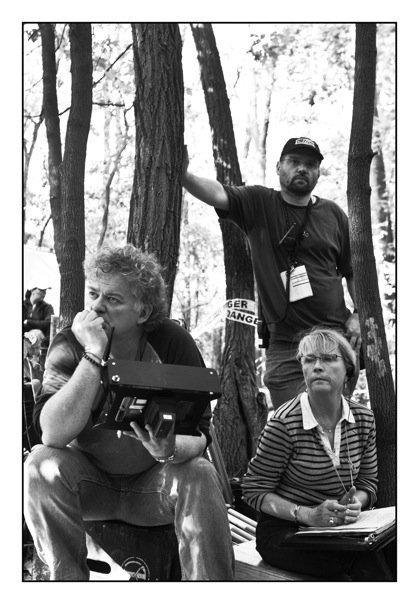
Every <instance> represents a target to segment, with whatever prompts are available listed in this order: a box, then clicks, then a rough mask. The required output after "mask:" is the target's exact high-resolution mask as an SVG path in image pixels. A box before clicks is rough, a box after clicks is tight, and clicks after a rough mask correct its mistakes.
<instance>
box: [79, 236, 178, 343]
mask: <svg viewBox="0 0 419 604" xmlns="http://www.w3.org/2000/svg"><path fill="white" fill-rule="evenodd" d="M84 272H85V275H86V277H87V278H100V276H101V275H103V274H119V275H123V276H124V277H125V279H126V280H127V283H128V285H129V288H130V291H131V293H132V294H133V295H134V296H135V298H136V299H137V300H138V305H140V304H144V305H150V306H151V307H152V311H151V314H150V317H149V318H148V319H147V321H146V323H145V324H144V328H145V330H146V331H148V332H150V331H153V330H155V329H156V328H157V327H158V326H159V325H160V324H161V323H162V321H163V319H164V318H166V317H167V308H168V305H167V293H166V284H165V282H164V279H163V276H162V268H161V266H160V264H159V263H158V262H157V260H156V258H155V256H154V255H153V254H148V253H146V252H143V251H141V250H139V249H138V248H136V247H134V246H133V245H131V244H127V245H124V246H120V247H109V246H106V247H102V248H100V249H99V250H98V251H97V252H96V253H94V254H92V255H91V256H90V257H89V258H87V259H86V260H85V262H84Z"/></svg>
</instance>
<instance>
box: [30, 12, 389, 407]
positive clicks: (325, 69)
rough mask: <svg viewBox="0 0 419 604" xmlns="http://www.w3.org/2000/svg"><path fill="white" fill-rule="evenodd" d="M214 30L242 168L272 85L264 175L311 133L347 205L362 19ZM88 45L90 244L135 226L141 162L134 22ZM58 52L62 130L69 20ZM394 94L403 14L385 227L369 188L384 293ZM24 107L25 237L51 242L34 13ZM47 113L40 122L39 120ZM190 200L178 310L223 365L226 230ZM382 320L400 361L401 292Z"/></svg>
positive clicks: (96, 30)
mask: <svg viewBox="0 0 419 604" xmlns="http://www.w3.org/2000/svg"><path fill="white" fill-rule="evenodd" d="M180 30H181V34H182V42H183V57H182V64H183V78H184V86H185V141H186V143H187V144H188V150H189V155H190V158H191V164H192V165H193V166H194V170H196V171H197V173H201V174H203V175H209V176H212V175H215V174H216V172H215V167H214V163H213V157H212V140H211V130H210V127H209V123H208V115H207V111H206V105H205V98H204V93H203V90H202V85H201V81H200V73H199V66H198V62H197V60H196V50H195V44H194V41H193V37H192V33H191V30H190V27H189V25H181V26H180ZM213 30H214V34H215V38H216V42H217V48H218V51H219V54H220V61H221V64H222V67H223V73H224V79H225V84H226V89H227V96H228V98H229V102H230V109H231V116H232V120H233V127H234V133H235V138H236V146H237V153H238V160H239V163H240V168H241V174H242V180H243V181H244V182H245V183H246V184H256V183H258V184H260V183H261V182H262V168H261V165H262V164H261V161H262V160H261V146H260V144H259V142H262V141H263V135H262V133H263V132H264V127H265V126H264V120H265V117H266V115H267V112H266V108H267V101H268V97H269V95H270V109H269V116H268V117H269V124H267V130H266V132H267V133H266V141H265V143H266V166H265V167H266V170H265V182H266V185H267V186H272V187H277V186H278V182H277V175H276V173H275V164H276V161H277V159H278V154H279V151H280V148H281V147H282V145H283V143H284V141H285V140H286V139H287V138H289V137H291V136H295V135H301V134H307V135H308V136H311V137H312V138H314V139H315V140H317V141H318V142H319V144H320V147H321V149H322V151H323V153H324V155H325V160H324V162H323V163H322V173H321V178H320V180H319V184H318V186H317V192H318V194H319V195H322V196H323V197H328V198H329V199H334V200H336V201H337V202H338V203H339V204H340V205H342V207H343V208H344V209H346V206H347V202H346V182H347V178H346V176H347V152H348V148H349V137H350V127H351V110H352V100H353V85H354V80H353V75H354V70H353V67H354V60H355V57H354V49H355V44H354V42H355V24H351V23H300V24H298V23H291V24H284V23H269V24H266V23H265V24H263V23H251V24H245V23H236V24H228V23H217V24H214V25H213ZM279 51H281V52H279ZM92 54H93V99H92V118H91V127H90V133H89V139H88V145H87V155H86V171H85V191H84V197H85V219H86V220H85V228H86V250H87V251H91V250H94V249H95V248H96V247H97V245H98V243H99V241H102V240H103V241H104V242H105V243H106V242H107V241H116V242H123V241H125V240H126V237H127V226H128V214H129V204H130V197H131V190H132V182H133V169H134V165H135V160H134V157H135V124H134V109H133V106H134V98H135V79H134V62H133V51H132V32H131V26H130V25H129V24H126V23H95V24H93V25H92ZM55 59H56V60H55V62H56V70H57V99H58V113H59V117H60V132H61V139H62V140H64V137H65V128H66V123H67V118H68V113H69V111H68V109H69V104H70V102H69V99H70V82H71V73H70V63H69V61H70V46H69V36H68V25H66V24H63V23H56V24H55ZM394 95H395V25H394V24H391V23H382V24H378V26H377V95H376V104H377V116H376V118H375V125H376V126H377V125H378V127H379V133H380V145H381V149H382V158H383V163H384V168H385V179H386V189H387V194H388V202H386V206H387V210H388V211H387V215H388V217H389V220H387V221H386V222H383V221H381V224H382V227H383V228H381V227H380V228H378V227H377V224H378V223H377V219H376V215H377V214H376V211H375V209H376V200H375V197H374V195H373V197H372V200H371V202H372V208H371V210H372V215H373V224H372V229H373V237H374V251H375V253H376V260H377V272H378V278H379V287H380V296H381V299H382V300H384V298H385V297H386V296H393V300H394V286H395V282H394V253H393V259H391V258H390V257H388V258H387V259H385V260H382V258H383V256H382V253H381V252H380V253H378V250H379V249H381V248H380V246H381V243H380V241H381V239H382V237H383V235H385V234H386V233H387V227H386V224H388V222H389V221H390V222H391V224H392V226H393V228H394V225H395V209H394V190H395V161H394V153H395V125H394V123H395V109H394ZM24 112H25V113H24V145H25V149H26V151H27V154H26V157H27V162H26V165H25V178H26V179H27V186H26V190H25V241H27V242H28V244H31V245H38V244H39V242H40V240H41V237H42V236H43V238H42V241H43V247H44V249H50V250H52V249H53V248H54V242H53V228H52V222H51V221H49V222H48V219H49V216H50V214H51V208H50V202H49V178H48V152H47V142H46V132H45V127H44V122H43V120H44V117H43V114H42V53H41V38H40V33H39V28H38V26H37V25H36V24H33V23H32V24H31V23H28V24H26V25H25V26H24ZM256 119H257V127H256ZM41 120H42V122H41V125H40V126H39V127H38V129H37V131H36V125H37V124H38V123H39V122H40V121H41ZM249 130H250V131H251V136H252V137H253V136H254V137H255V138H254V139H253V138H251V139H250V143H249ZM257 132H259V138H258V137H257ZM124 140H126V145H125V146H123V143H124ZM122 147H123V148H122ZM121 149H122V150H121ZM29 151H30V153H29ZM119 152H120V154H119V155H118V153H119ZM112 174H113V176H112ZM186 205H187V207H188V211H187V212H185V211H184V212H183V214H182V216H183V218H182V225H181V234H180V257H179V262H178V270H177V274H176V281H175V286H174V296H173V311H172V312H173V315H174V316H182V315H185V316H187V315H188V314H189V315H190V318H191V319H190V320H191V322H190V329H191V333H192V335H194V337H196V339H197V341H198V343H199V345H200V347H201V349H202V351H203V353H204V357H205V359H206V361H207V363H208V364H210V365H215V366H216V364H217V362H219V351H220V347H222V346H223V342H224V323H225V322H224V314H223V312H222V305H223V303H224V302H225V285H224V270H223V242H222V237H221V233H220V228H219V225H218V221H217V218H216V216H215V213H214V212H213V210H211V209H210V208H207V207H204V206H203V204H201V203H199V202H196V201H195V200H193V199H192V198H191V197H190V196H189V195H188V194H186V195H185V207H186ZM105 208H107V215H106V217H105V214H104V211H105ZM45 225H47V226H46V228H45ZM105 225H106V230H105ZM44 229H45V231H44V233H43V230H44ZM42 234H43V235H42ZM393 247H394V242H393ZM24 286H25V284H24ZM188 288H189V289H190V291H189V292H188ZM389 302H390V300H389ZM384 320H385V328H386V332H387V339H388V342H389V348H390V353H391V362H392V363H393V357H394V339H395V338H394V303H392V304H389V305H388V306H385V305H384ZM257 353H258V354H259V351H257ZM217 359H218V360H217ZM259 361H260V362H259ZM258 368H260V370H261V371H260V372H259V373H258V383H259V385H260V384H261V381H260V378H261V373H263V357H262V359H259V358H258ZM364 379H365V378H364ZM366 395H368V393H366Z"/></svg>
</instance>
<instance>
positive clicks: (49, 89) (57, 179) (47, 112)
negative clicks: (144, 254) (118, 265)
mask: <svg viewBox="0 0 419 604" xmlns="http://www.w3.org/2000/svg"><path fill="white" fill-rule="evenodd" d="M39 29H40V32H41V40H42V83H43V102H42V112H43V114H44V118H45V127H46V131H47V141H48V180H49V200H50V205H51V214H52V224H53V227H54V249H55V255H56V257H57V262H58V266H59V267H60V265H61V243H62V235H61V219H62V201H61V176H60V166H61V162H62V152H61V134H60V118H59V115H58V100H57V69H56V61H55V32H54V26H53V24H52V23H40V24H39Z"/></svg>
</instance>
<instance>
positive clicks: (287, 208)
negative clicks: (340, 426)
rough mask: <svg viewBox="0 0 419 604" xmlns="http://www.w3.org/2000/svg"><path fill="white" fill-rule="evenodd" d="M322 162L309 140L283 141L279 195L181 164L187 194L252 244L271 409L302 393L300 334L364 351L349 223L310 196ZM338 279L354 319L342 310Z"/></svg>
mask: <svg viewBox="0 0 419 604" xmlns="http://www.w3.org/2000/svg"><path fill="white" fill-rule="evenodd" d="M322 160H323V155H322V154H321V152H320V149H319V146H318V145H317V143H315V142H314V141H313V140H311V139H310V138H307V137H297V138H291V139H290V140H288V141H287V143H286V144H285V146H284V148H283V150H282V153H281V156H280V158H279V161H278V163H277V166H276V171H277V174H278V176H279V183H280V186H281V190H280V191H276V190H274V189H269V188H266V187H262V186H258V185H256V186H241V187H235V186H226V185H222V184H221V183H219V182H218V181H216V180H210V179H206V178H202V177H199V176H195V175H194V174H192V173H191V172H189V170H188V164H189V160H188V156H187V153H186V155H185V160H184V171H183V186H184V187H185V189H186V190H187V191H189V193H191V194H192V195H193V196H195V197H197V198H198V199H200V200H201V201H204V202H205V203H207V204H209V205H211V206H213V207H214V208H215V209H216V211H217V214H218V216H219V217H220V218H221V219H229V220H232V221H233V222H234V223H235V224H237V225H238V226H239V227H240V228H241V229H242V230H243V231H244V233H245V234H246V235H247V238H248V240H249V244H250V247H251V251H252V261H253V270H254V273H255V278H256V284H257V289H258V295H259V302H260V305H261V309H262V315H263V320H264V322H265V323H266V326H267V329H268V331H269V344H268V345H267V351H266V372H265V376H264V381H265V385H266V386H267V388H268V389H269V391H270V395H271V401H272V404H273V407H274V408H275V409H276V408H278V407H279V406H280V405H282V404H283V403H284V402H286V401H287V400H289V399H290V398H292V397H293V396H295V394H296V393H298V392H303V391H304V390H305V383H304V380H303V375H302V371H301V365H300V364H299V363H298V361H297V360H296V350H297V343H298V339H299V337H300V336H301V333H302V332H304V331H306V330H309V329H311V328H312V327H313V326H315V325H323V326H327V327H331V328H333V329H337V330H339V331H341V332H343V333H345V335H346V337H347V338H348V340H349V342H350V343H351V346H352V347H353V348H354V349H355V350H356V351H357V352H359V349H360V345H361V339H360V328H359V317H358V314H357V312H356V302H355V287H354V279H353V272H352V266H351V257H350V249H349V228H348V218H347V216H346V214H345V212H344V211H343V210H342V209H341V208H340V207H339V206H338V205H337V204H336V203H335V202H333V201H329V200H327V199H322V198H320V197H317V196H315V195H312V191H313V189H314V187H315V186H316V184H317V181H318V179H319V175H320V163H321V161H322ZM343 277H344V278H345V279H346V283H347V287H348V292H349V295H350V297H351V298H352V302H353V305H354V311H353V312H352V313H351V311H350V310H349V309H348V308H347V307H346V305H345V300H344V290H343V285H342V278H343ZM355 383H356V382H352V384H351V385H348V389H349V391H351V389H352V390H353V388H354V387H355Z"/></svg>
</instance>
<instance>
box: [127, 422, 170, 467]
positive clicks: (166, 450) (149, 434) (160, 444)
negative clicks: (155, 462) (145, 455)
mask: <svg viewBox="0 0 419 604" xmlns="http://www.w3.org/2000/svg"><path fill="white" fill-rule="evenodd" d="M130 426H131V428H132V429H133V430H134V432H127V431H124V432H123V434H124V435H125V436H130V437H131V438H136V439H137V440H139V441H141V442H142V444H143V445H144V447H145V448H146V449H147V451H148V452H149V453H150V455H152V457H154V458H156V459H157V458H159V457H168V456H169V455H172V454H173V453H174V450H175V440H176V436H175V433H174V430H175V427H174V424H173V426H172V428H171V430H170V432H169V434H168V435H167V437H165V438H156V437H155V436H154V433H153V430H152V428H151V426H149V425H148V424H146V426H145V430H143V428H141V427H140V426H139V425H138V424H137V423H136V422H131V423H130Z"/></svg>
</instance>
